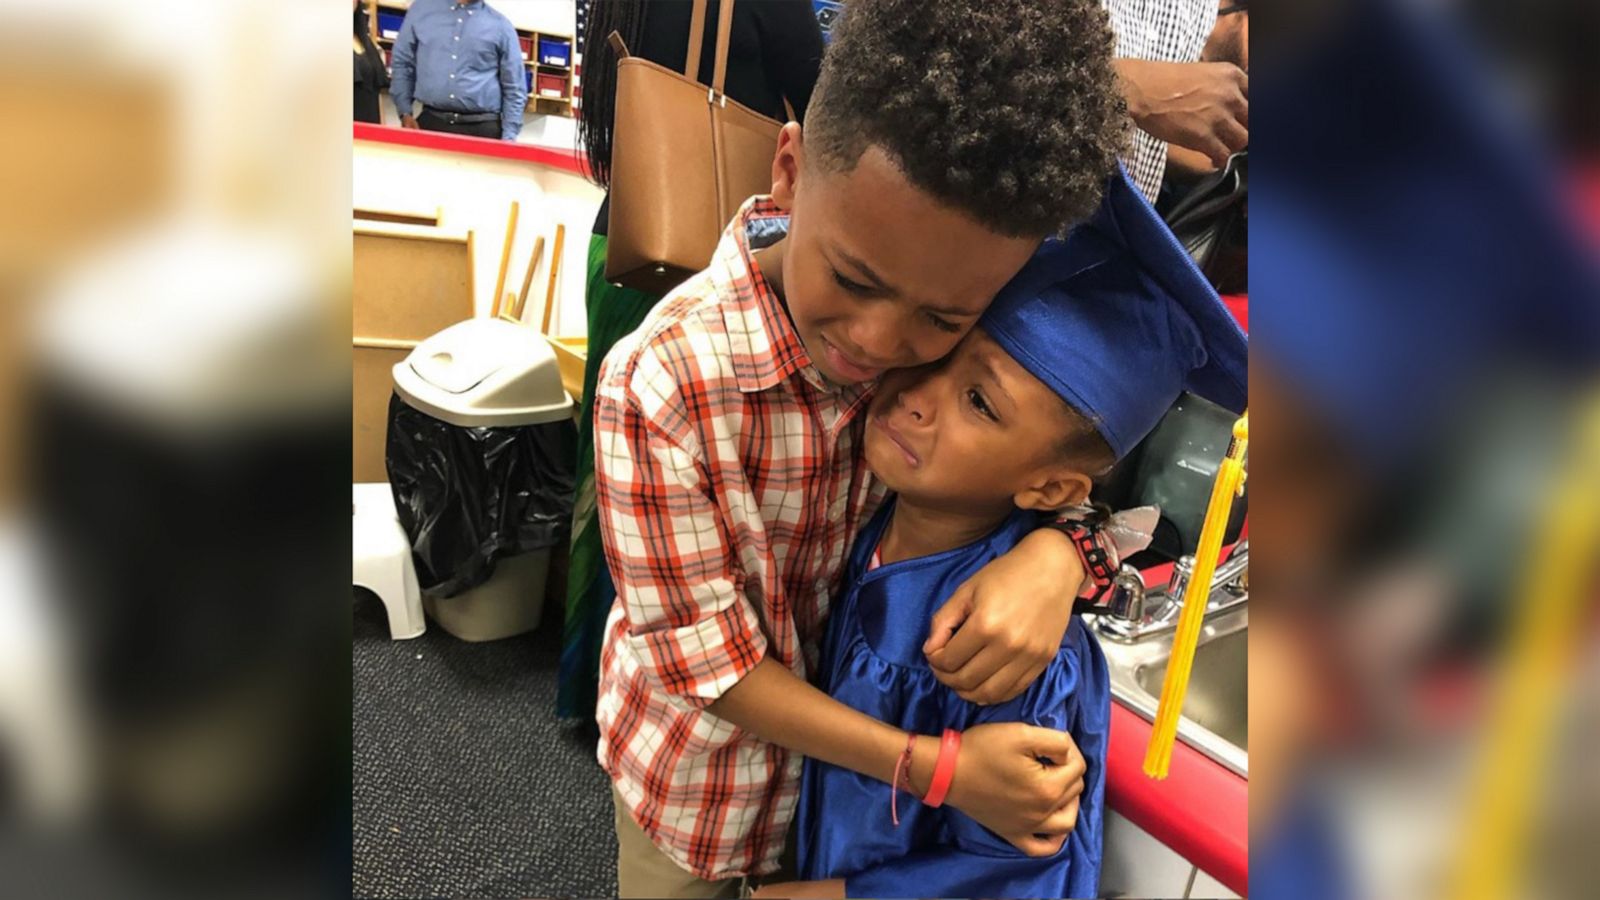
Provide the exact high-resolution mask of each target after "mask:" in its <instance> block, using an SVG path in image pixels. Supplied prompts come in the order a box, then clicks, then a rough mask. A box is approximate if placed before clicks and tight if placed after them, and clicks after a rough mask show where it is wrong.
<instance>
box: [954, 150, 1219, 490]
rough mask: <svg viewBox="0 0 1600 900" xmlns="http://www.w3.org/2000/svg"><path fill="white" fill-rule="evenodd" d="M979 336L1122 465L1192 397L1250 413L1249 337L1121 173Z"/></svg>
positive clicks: (1035, 264) (999, 305) (1044, 253)
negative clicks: (1178, 403) (1067, 409)
mask: <svg viewBox="0 0 1600 900" xmlns="http://www.w3.org/2000/svg"><path fill="white" fill-rule="evenodd" d="M979 324H980V325H982V326H983V329H984V331H986V332H988V334H989V336H990V337H992V338H994V340H995V341H996V342H997V343H999V344H1000V346H1002V347H1004V348H1005V350H1006V352H1008V353H1010V354H1011V357H1012V358H1013V359H1015V360H1016V361H1017V362H1018V363H1019V364H1021V365H1022V367H1023V368H1025V369H1027V370H1028V371H1029V372H1031V373H1033V375H1034V376H1036V377H1037V378H1038V379H1039V380H1040V381H1043V382H1044V383H1045V384H1046V385H1047V386H1049V387H1050V389H1051V390H1053V391H1055V392H1056V393H1057V394H1058V395H1060V396H1061V398H1062V399H1063V400H1066V401H1067V402H1068V403H1069V404H1071V405H1072V407H1073V408H1074V409H1076V410H1078V411H1079V412H1081V413H1083V414H1084V415H1085V416H1087V417H1088V418H1089V419H1090V420H1091V421H1093V422H1094V425H1095V428H1096V429H1097V430H1098V431H1099V432H1100V434H1101V436H1102V437H1104V438H1105V439H1106V443H1107V444H1109V445H1110V446H1111V449H1112V451H1113V452H1115V453H1116V455H1117V458H1118V459H1121V458H1122V457H1123V456H1124V455H1126V454H1127V452H1128V451H1129V450H1131V449H1133V447H1134V446H1135V445H1136V444H1138V443H1139V441H1141V440H1143V439H1144V437H1145V435H1147V434H1149V433H1150V431H1151V430H1152V429H1154V428H1155V427H1156V424H1157V423H1159V422H1160V421H1161V417H1162V416H1163V415H1165V414H1166V412H1167V410H1168V409H1169V408H1171V406H1172V404H1173V401H1175V400H1177V399H1178V395H1179V394H1180V393H1182V392H1183V391H1185V390H1188V391H1192V392H1194V393H1196V394H1199V395H1200V396H1202V397H1205V398H1206V399H1208V400H1211V401H1213V402H1215V403H1218V404H1220V405H1222V406H1224V407H1227V408H1228V409H1230V410H1233V411H1234V412H1243V411H1244V407H1245V400H1246V397H1247V388H1246V377H1245V373H1246V365H1247V347H1246V342H1245V336H1244V332H1243V331H1242V330H1241V329H1240V328H1239V325H1238V323H1237V322H1235V321H1234V319H1233V316H1232V314H1230V313H1229V312H1228V310H1227V308H1226V307H1224V306H1223V305H1222V301H1221V299H1220V298H1219V297H1218V296H1217V292H1216V291H1215V290H1213V289H1212V287H1211V285H1210V284H1209V283H1208V282H1207V281H1206V279H1205V277H1204V276H1203V275H1201V274H1200V271H1199V269H1197V268H1195V265H1194V262H1193V260H1191V259H1190V258H1189V255H1188V254H1187V253H1185V252H1184V249H1183V247H1182V245H1180V244H1179V243H1178V240H1177V238H1175V237H1173V235H1172V232H1171V231H1169V230H1167V226H1166V224H1165V223H1164V222H1162V221H1161V219H1160V218H1159V217H1158V216H1157V215H1156V213H1155V210H1153V209H1151V208H1150V204H1149V203H1147V202H1146V201H1145V199H1144V197H1143V196H1142V195H1140V193H1139V191H1138V190H1137V189H1136V188H1135V187H1134V186H1133V184H1132V183H1131V182H1129V181H1128V176H1127V173H1126V172H1124V171H1123V170H1122V169H1121V167H1120V166H1119V167H1118V169H1117V173H1116V174H1115V175H1113V176H1112V177H1111V179H1110V180H1109V182H1107V185H1106V190H1105V198H1104V200H1102V202H1101V204H1100V208H1099V210H1097V211H1096V212H1095V214H1094V216H1093V217H1092V218H1090V220H1089V221H1087V222H1085V223H1083V224H1081V225H1079V226H1077V227H1076V228H1074V229H1073V230H1072V231H1071V233H1069V234H1068V235H1067V237H1066V238H1065V239H1064V240H1049V241H1046V242H1045V243H1044V244H1043V245H1042V246H1041V247H1040V248H1039V251H1038V252H1037V253H1035V254H1034V256H1033V258H1032V259H1031V260H1029V262H1028V264H1027V265H1026V266H1024V267H1023V268H1022V271H1021V272H1018V273H1017V275H1016V277H1015V278H1013V279H1012V280H1011V281H1010V283H1008V284H1007V285H1006V286H1005V287H1004V288H1002V289H1001V290H1000V293H999V294H998V295H997V296H996V297H995V300H994V303H993V304H991V305H990V306H989V309H988V311H987V312H985V313H984V315H983V318H982V320H981V321H980V322H979Z"/></svg>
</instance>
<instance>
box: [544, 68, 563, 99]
mask: <svg viewBox="0 0 1600 900" xmlns="http://www.w3.org/2000/svg"><path fill="white" fill-rule="evenodd" d="M539 96H541V97H549V98H551V99H560V98H562V97H565V96H567V79H565V78H563V77H561V76H560V75H549V74H546V73H544V72H540V73H539Z"/></svg>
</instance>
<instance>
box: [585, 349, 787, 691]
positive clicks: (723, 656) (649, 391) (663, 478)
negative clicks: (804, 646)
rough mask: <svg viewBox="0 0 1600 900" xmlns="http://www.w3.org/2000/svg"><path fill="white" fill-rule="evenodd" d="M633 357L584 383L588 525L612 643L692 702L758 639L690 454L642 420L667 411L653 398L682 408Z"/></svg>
mask: <svg viewBox="0 0 1600 900" xmlns="http://www.w3.org/2000/svg"><path fill="white" fill-rule="evenodd" d="M613 355H615V354H613ZM610 362H611V360H607V364H609V363H610ZM642 366H643V367H645V368H646V369H647V372H646V374H645V375H643V376H640V375H638V374H635V376H634V378H635V379H636V383H635V384H630V385H629V386H627V387H623V386H618V385H615V384H611V383H609V381H608V374H607V373H606V372H604V371H602V375H601V378H602V384H601V385H600V387H599V389H598V390H597V391H596V398H595V413H594V415H595V499H596V507H597V516H598V520H599V526H600V534H601V538H602V544H603V546H604V548H605V557H606V564H607V566H608V567H609V568H610V570H611V574H612V578H613V580H614V581H615V584H616V589H617V603H619V604H621V605H622V608H623V610H624V612H625V613H626V620H627V626H628V627H627V631H626V632H625V633H624V636H623V640H624V641H625V642H627V643H628V644H629V645H630V646H631V648H632V650H633V656H634V657H635V658H636V659H637V660H638V663H639V666H640V667H641V669H642V670H643V672H644V674H645V675H646V676H647V677H649V678H650V679H651V681H653V682H654V683H655V684H656V686H657V687H659V688H660V689H661V690H662V691H663V692H665V693H667V694H670V695H672V696H673V697H674V698H676V699H677V700H679V701H681V702H683V703H685V704H687V705H689V706H692V707H696V708H704V707H705V706H706V705H707V704H709V703H711V702H712V701H714V700H716V699H717V698H718V697H720V696H722V692H723V691H726V690H727V689H728V688H729V687H731V686H732V685H733V684H735V683H736V682H738V680H739V679H741V678H743V677H744V676H745V675H746V674H747V673H748V672H749V671H750V670H751V669H753V668H755V666H756V663H758V662H760V661H761V659H762V658H763V657H764V656H765V655H766V650H767V642H766V637H765V636H764V635H763V633H762V630H761V623H760V620H759V617H758V615H757V613H756V611H755V609H753V608H752V607H751V605H750V602H749V600H748V599H747V598H746V597H745V596H744V593H743V592H742V591H740V590H739V587H738V584H737V583H736V574H737V568H736V566H735V560H734V558H733V552H732V549H731V546H730V542H729V540H728V535H727V531H726V528H725V526H724V523H723V521H722V516H721V514H720V512H719V510H718V507H717V504H716V502H715V499H714V497H713V496H712V494H711V488H710V478H709V476H708V475H707V473H706V470H705V468H706V467H705V464H704V462H703V461H702V460H701V455H700V453H699V452H697V448H693V447H685V446H683V444H684V443H686V442H687V440H688V439H686V438H682V437H679V436H672V435H668V434H667V433H665V431H664V430H663V428H662V427H661V426H660V425H659V424H657V422H656V421H654V420H653V416H655V417H662V416H665V415H667V414H666V413H663V412H662V411H661V409H660V408H661V407H676V408H678V409H682V408H684V402H683V399H682V397H681V396H679V395H678V393H677V390H676V389H671V388H670V387H664V386H670V385H671V383H672V379H671V378H670V377H667V376H665V375H664V374H663V373H662V372H661V371H660V370H659V369H657V368H655V367H654V365H653V361H651V360H648V359H647V360H645V361H644V362H643V363H642ZM663 395H671V396H670V397H667V396H663ZM641 398H642V399H641ZM641 403H644V404H647V405H649V406H650V409H649V410H646V409H642V408H641Z"/></svg>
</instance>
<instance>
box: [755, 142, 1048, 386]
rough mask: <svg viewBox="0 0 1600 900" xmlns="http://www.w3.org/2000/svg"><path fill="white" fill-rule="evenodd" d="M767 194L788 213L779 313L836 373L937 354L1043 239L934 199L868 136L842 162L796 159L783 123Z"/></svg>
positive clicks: (852, 379) (854, 375) (831, 375)
mask: <svg viewBox="0 0 1600 900" xmlns="http://www.w3.org/2000/svg"><path fill="white" fill-rule="evenodd" d="M772 194H773V199H774V200H775V201H777V203H778V205H779V206H781V207H783V208H785V209H787V210H789V213H790V223H789V238H788V241H787V247H786V249H785V251H784V258H783V287H784V296H785V300H786V302H787V304H788V307H789V315H790V317H791V318H793V319H794V323H795V328H796V329H797V330H798V331H799V334H800V339H801V341H802V342H803V343H804V344H805V347H806V350H807V352H808V353H809V354H810V356H811V360H812V362H813V363H815V364H816V366H817V368H818V369H820V370H821V371H822V374H823V375H825V376H826V377H827V378H828V379H829V380H831V381H834V382H836V383H839V384H853V383H858V382H863V381H870V380H872V379H873V378H876V377H878V376H879V375H881V374H883V372H884V371H885V370H887V369H896V368H903V367H906V366H918V365H923V364H925V363H930V362H933V361H934V360H937V359H940V358H942V357H944V356H945V355H946V354H947V353H949V352H950V350H951V348H953V347H954V346H955V345H956V343H957V342H959V341H960V340H961V338H962V336H963V335H965V334H966V333H967V332H968V331H969V330H970V329H971V328H972V326H973V325H974V324H976V323H977V321H978V316H980V315H982V313H983V311H984V309H985V308H987V307H988V305H989V302H990V301H991V300H993V299H994V295H995V294H996V293H997V292H998V291H999V290H1000V288H1001V287H1003V286H1004V285H1005V283H1006V282H1007V281H1008V280H1010V278H1011V276H1013V275H1015V274H1016V273H1017V271H1018V270H1020V269H1021V268H1022V266H1023V264H1024V263H1026V262H1027V261H1028V258H1029V257H1030V256H1031V255H1032V254H1033V251H1034V250H1035V249H1037V247H1038V246H1039V242H1040V240H1042V236H1041V237H1039V238H1014V237H1006V236H1004V235H1000V234H996V233H994V232H992V231H990V230H989V229H988V228H986V227H985V226H983V225H980V224H979V223H977V222H976V221H973V220H972V219H970V218H968V217H966V216H965V215H964V214H962V213H959V212H957V211H955V210H952V209H950V208H948V207H945V206H942V205H940V204H939V202H938V201H936V200H935V199H934V198H933V197H931V196H929V195H928V194H927V193H925V192H924V191H922V190H920V189H918V188H916V187H914V186H913V185H912V184H911V182H910V181H908V180H907V179H906V177H905V175H904V174H902V173H901V172H900V170H899V169H898V168H897V167H896V165H895V163H894V162H893V160H892V159H891V158H890V157H889V156H888V155H887V154H886V153H884V152H883V150H881V149H879V148H877V147H869V148H868V149H867V151H866V152H865V153H863V154H862V156H861V159H860V160H859V161H858V162H857V163H856V166H855V168H854V169H852V170H851V171H849V172H830V171H826V170H825V169H823V168H822V167H820V166H818V165H816V164H815V163H813V164H811V165H810V166H807V164H806V162H805V151H804V146H803V143H802V137H801V132H800V126H799V125H796V124H794V123H790V124H789V125H788V126H786V127H785V128H784V131H783V134H782V136H781V137H780V138H779V141H778V152H777V156H776V158H775V159H774V160H773V191H772Z"/></svg>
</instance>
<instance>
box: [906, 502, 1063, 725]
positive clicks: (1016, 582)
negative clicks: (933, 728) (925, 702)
mask: <svg viewBox="0 0 1600 900" xmlns="http://www.w3.org/2000/svg"><path fill="white" fill-rule="evenodd" d="M1083 579H1084V571H1083V562H1082V561H1081V560H1080V559H1079V558H1078V551H1077V549H1076V548H1075V547H1074V546H1073V544H1072V541H1071V539H1069V538H1068V537H1067V536H1066V535H1065V534H1062V533H1061V532H1059V531H1057V530H1055V529H1054V528H1039V529H1037V530H1035V531H1034V532H1033V533H1032V534H1030V535H1028V536H1027V537H1025V538H1023V539H1022V541H1021V542H1020V543H1018V544H1017V546H1016V547H1015V548H1013V549H1012V550H1011V552H1009V553H1007V554H1005V555H1004V556H1002V557H1000V558H999V559H996V560H994V561H992V562H990V563H989V564H988V565H986V566H984V567H983V568H982V569H979V570H978V572H977V574H975V575H973V576H972V577H971V578H969V579H967V581H966V583H965V584H963V585H961V586H960V587H959V588H957V589H956V592H955V593H954V594H951V595H950V599H949V600H946V601H945V603H944V605H943V606H941V607H940V608H939V611H938V612H937V613H935V614H934V616H933V623H932V625H931V626H930V627H929V634H928V641H927V643H925V644H924V645H923V647H922V652H923V653H924V654H926V655H927V657H928V663H929V664H930V665H931V666H932V667H933V672H934V675H935V676H936V677H937V678H938V679H939V680H940V681H941V682H943V683H944V684H945V685H946V686H947V687H949V688H951V689H953V690H955V691H956V692H957V693H958V694H960V695H961V698H962V699H963V700H967V701H970V702H972V703H983V704H993V703H1003V702H1005V701H1006V700H1010V699H1011V698H1013V697H1015V696H1017V695H1018V694H1021V693H1022V692H1023V691H1025V690H1027V689H1028V685H1030V684H1033V682H1034V680H1035V679H1036V678H1038V677H1039V674H1040V673H1041V672H1043V671H1044V669H1045V666H1048V665H1049V664H1050V661H1051V660H1053V659H1055V657H1056V652H1057V651H1058V650H1060V649H1061V639H1062V637H1064V636H1065V635H1066V633H1067V625H1068V623H1070V622H1071V621H1072V605H1073V603H1074V601H1076V600H1077V598H1078V593H1079V592H1080V590H1081V589H1082V583H1083Z"/></svg>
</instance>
